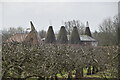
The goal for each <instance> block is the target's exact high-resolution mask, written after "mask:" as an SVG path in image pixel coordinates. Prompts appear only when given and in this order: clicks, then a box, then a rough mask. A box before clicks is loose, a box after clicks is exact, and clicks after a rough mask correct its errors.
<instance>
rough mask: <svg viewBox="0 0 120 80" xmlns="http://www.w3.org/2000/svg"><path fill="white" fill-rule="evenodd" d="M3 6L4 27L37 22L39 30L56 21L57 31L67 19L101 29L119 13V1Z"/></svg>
mask: <svg viewBox="0 0 120 80" xmlns="http://www.w3.org/2000/svg"><path fill="white" fill-rule="evenodd" d="M0 7H1V8H2V9H1V10H0V12H2V14H1V15H2V22H1V24H2V25H1V26H2V29H6V28H9V27H19V26H20V27H23V28H25V29H26V28H29V27H30V23H29V21H30V20H31V21H33V23H34V25H35V27H36V29H37V30H42V29H44V30H47V29H48V26H49V25H50V24H52V26H53V28H54V30H55V31H58V30H59V29H60V26H61V25H63V23H62V22H63V21H69V20H73V19H75V20H80V21H81V22H83V23H84V24H85V23H86V21H88V22H89V25H90V29H91V31H95V30H98V26H99V24H100V23H101V22H102V21H103V20H104V19H105V18H109V17H111V18H112V17H114V16H115V15H117V13H118V3H117V2H19V3H18V2H12V3H10V2H7V3H6V2H5V3H2V5H0Z"/></svg>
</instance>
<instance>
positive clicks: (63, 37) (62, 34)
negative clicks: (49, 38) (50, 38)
mask: <svg viewBox="0 0 120 80" xmlns="http://www.w3.org/2000/svg"><path fill="white" fill-rule="evenodd" d="M57 43H60V44H67V43H68V38H67V31H66V29H65V27H64V26H61V29H60V32H59V34H58V37H57Z"/></svg>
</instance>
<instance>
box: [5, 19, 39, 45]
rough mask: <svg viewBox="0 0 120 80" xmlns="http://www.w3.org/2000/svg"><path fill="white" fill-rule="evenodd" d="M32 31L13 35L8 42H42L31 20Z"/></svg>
mask: <svg viewBox="0 0 120 80" xmlns="http://www.w3.org/2000/svg"><path fill="white" fill-rule="evenodd" d="M30 24H31V31H30V32H29V33H19V34H15V35H13V36H11V37H10V38H8V39H7V40H6V42H18V43H28V44H40V43H41V39H40V37H39V36H38V33H37V31H36V30H35V27H34V25H33V23H32V22H31V21H30Z"/></svg>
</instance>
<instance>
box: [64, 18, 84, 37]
mask: <svg viewBox="0 0 120 80" xmlns="http://www.w3.org/2000/svg"><path fill="white" fill-rule="evenodd" d="M75 26H76V27H77V28H78V32H79V34H84V27H85V26H84V24H83V23H82V22H80V21H79V20H72V21H67V22H65V28H66V30H67V32H68V35H70V34H71V32H72V30H73V27H75Z"/></svg>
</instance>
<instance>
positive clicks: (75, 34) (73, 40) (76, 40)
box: [70, 27, 80, 44]
mask: <svg viewBox="0 0 120 80" xmlns="http://www.w3.org/2000/svg"><path fill="white" fill-rule="evenodd" d="M70 44H80V36H79V33H78V29H77V27H74V28H73V31H72V33H71V35H70Z"/></svg>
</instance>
